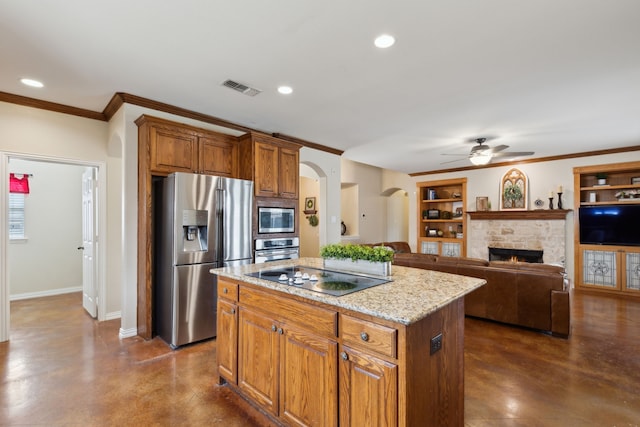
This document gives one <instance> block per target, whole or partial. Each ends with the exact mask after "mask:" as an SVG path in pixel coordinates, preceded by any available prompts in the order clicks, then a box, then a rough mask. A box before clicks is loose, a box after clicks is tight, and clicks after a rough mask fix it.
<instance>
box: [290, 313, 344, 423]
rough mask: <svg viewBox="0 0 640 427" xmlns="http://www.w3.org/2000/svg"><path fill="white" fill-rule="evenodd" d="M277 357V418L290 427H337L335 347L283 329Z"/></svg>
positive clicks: (306, 335) (292, 329)
mask: <svg viewBox="0 0 640 427" xmlns="http://www.w3.org/2000/svg"><path fill="white" fill-rule="evenodd" d="M281 341H282V342H281V349H282V351H281V357H280V417H281V418H283V419H284V420H286V421H287V422H289V423H290V424H292V425H300V426H337V425H338V416H337V415H338V408H337V404H338V393H337V390H338V367H337V360H338V344H337V343H336V342H335V341H333V340H329V339H326V338H322V337H319V336H316V335H313V334H310V333H309V332H307V331H305V330H303V329H296V328H294V327H291V326H287V325H285V326H284V333H283V335H282V339H281Z"/></svg>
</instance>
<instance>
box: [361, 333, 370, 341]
mask: <svg viewBox="0 0 640 427" xmlns="http://www.w3.org/2000/svg"><path fill="white" fill-rule="evenodd" d="M360 338H362V341H369V334H368V333H366V332H361V333H360Z"/></svg>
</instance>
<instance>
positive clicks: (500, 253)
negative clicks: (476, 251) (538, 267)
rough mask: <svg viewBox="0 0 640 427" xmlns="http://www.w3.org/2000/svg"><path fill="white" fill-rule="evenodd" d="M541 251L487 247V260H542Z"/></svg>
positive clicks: (533, 261)
mask: <svg viewBox="0 0 640 427" xmlns="http://www.w3.org/2000/svg"><path fill="white" fill-rule="evenodd" d="M542 254H543V251H537V250H531V249H510V248H492V247H489V261H511V262H532V263H541V262H542Z"/></svg>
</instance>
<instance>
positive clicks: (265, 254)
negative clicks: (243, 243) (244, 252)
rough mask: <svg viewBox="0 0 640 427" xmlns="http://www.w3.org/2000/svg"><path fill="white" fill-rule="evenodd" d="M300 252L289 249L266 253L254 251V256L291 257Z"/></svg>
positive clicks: (270, 250)
mask: <svg viewBox="0 0 640 427" xmlns="http://www.w3.org/2000/svg"><path fill="white" fill-rule="evenodd" d="M299 251H300V250H299V249H298V248H290V249H269V250H266V251H256V256H278V255H293V254H297V253H298V252H299Z"/></svg>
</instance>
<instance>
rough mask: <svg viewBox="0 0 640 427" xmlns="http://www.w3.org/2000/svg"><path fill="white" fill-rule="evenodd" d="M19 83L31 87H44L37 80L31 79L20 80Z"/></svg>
mask: <svg viewBox="0 0 640 427" xmlns="http://www.w3.org/2000/svg"><path fill="white" fill-rule="evenodd" d="M20 82H21V83H22V84H23V85H26V86H31V87H44V85H43V84H42V82H39V81H38V80H33V79H20Z"/></svg>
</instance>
